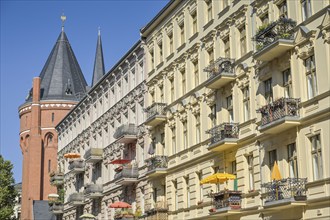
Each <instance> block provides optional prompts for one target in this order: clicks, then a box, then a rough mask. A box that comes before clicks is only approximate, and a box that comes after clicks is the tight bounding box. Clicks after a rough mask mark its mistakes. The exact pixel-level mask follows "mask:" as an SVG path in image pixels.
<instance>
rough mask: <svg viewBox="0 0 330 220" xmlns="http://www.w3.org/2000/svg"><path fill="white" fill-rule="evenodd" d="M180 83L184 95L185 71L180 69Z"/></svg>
mask: <svg viewBox="0 0 330 220" xmlns="http://www.w3.org/2000/svg"><path fill="white" fill-rule="evenodd" d="M180 72H181V80H182V81H181V83H182V85H181V86H182V95H184V94H185V93H186V91H187V89H186V70H185V69H182V70H181V71H180Z"/></svg>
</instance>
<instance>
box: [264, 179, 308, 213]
mask: <svg viewBox="0 0 330 220" xmlns="http://www.w3.org/2000/svg"><path fill="white" fill-rule="evenodd" d="M306 183H307V178H286V179H281V180H273V181H272V182H269V183H264V184H261V187H262V188H264V189H265V193H264V194H263V196H262V197H263V198H264V200H265V204H264V207H265V208H275V209H282V208H283V206H287V205H298V206H299V205H305V201H306ZM290 207H292V206H290Z"/></svg>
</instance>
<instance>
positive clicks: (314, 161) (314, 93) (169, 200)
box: [57, 0, 330, 220]
mask: <svg viewBox="0 0 330 220" xmlns="http://www.w3.org/2000/svg"><path fill="white" fill-rule="evenodd" d="M141 36H142V37H141V41H139V42H138V43H137V44H136V45H134V46H133V47H132V49H131V50H130V51H129V52H128V53H127V54H126V55H125V56H124V57H123V58H122V59H121V60H120V61H119V62H118V63H117V64H116V65H115V66H114V67H113V68H112V69H111V70H110V71H109V72H108V73H107V74H106V76H105V77H103V78H102V79H101V80H100V81H99V82H98V83H97V84H96V85H94V87H93V88H92V89H91V90H90V91H89V92H88V95H86V96H85V97H84V98H83V99H82V101H81V102H80V103H79V104H78V105H77V106H76V107H75V108H74V109H73V110H72V111H71V112H70V114H68V115H67V116H66V117H65V118H64V119H63V120H62V121H61V122H60V123H59V125H58V126H57V131H58V132H59V152H58V161H59V169H61V170H62V171H64V173H65V177H64V179H65V185H64V189H65V202H64V214H63V217H64V219H75V218H78V217H79V216H81V215H82V214H84V213H91V214H93V215H95V216H97V218H99V219H114V218H118V219H120V213H119V212H117V213H116V212H115V210H114V209H113V208H109V205H111V204H113V203H115V202H117V201H125V202H127V203H130V204H131V205H132V213H133V214H135V215H136V216H137V217H139V218H142V219H147V220H150V219H173V220H175V219H177V220H181V219H219V218H220V219H221V218H226V219H288V218H289V219H315V218H318V219H327V218H329V216H330V208H329V198H330V190H329V187H330V170H329V168H328V167H329V162H328V160H327V159H326V156H324V155H329V153H330V152H329V141H330V140H329V136H330V134H329V129H328V128H329V125H330V119H329V118H330V117H329V116H330V114H329V110H330V106H329V103H330V102H329V95H330V90H329V77H330V76H329V73H330V64H329V62H328V60H329V59H330V54H329V51H330V48H329V43H330V40H329V39H330V9H329V2H328V1H326V0H320V1H311V0H302V1H287V0H273V1H261V0H251V1H247V0H246V1H245V0H244V1H229V0H228V1H227V0H223V1H212V0H205V1H197V0H185V1H175V0H172V1H170V2H169V3H168V4H167V5H166V6H165V7H164V9H163V10H162V11H161V12H159V14H158V15H156V17H155V18H153V19H152V21H150V23H148V24H147V25H146V26H145V27H144V28H143V29H141ZM143 110H144V111H143ZM67 153H79V154H80V155H82V156H84V159H75V160H68V159H65V158H64V155H65V154H67ZM275 167H278V169H275ZM275 171H279V173H278V175H277V176H276V177H274V176H273V174H274V173H275ZM215 173H227V174H234V175H235V177H236V178H235V179H233V180H228V181H224V182H221V183H218V184H214V183H213V184H202V185H201V181H202V180H205V178H207V177H209V176H211V175H213V174H215ZM272 176H273V177H272ZM202 182H203V181H202ZM126 214H128V213H126Z"/></svg>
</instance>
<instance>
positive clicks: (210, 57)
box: [207, 48, 214, 63]
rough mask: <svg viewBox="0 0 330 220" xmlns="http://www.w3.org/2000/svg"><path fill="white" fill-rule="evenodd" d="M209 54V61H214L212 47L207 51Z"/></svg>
mask: <svg viewBox="0 0 330 220" xmlns="http://www.w3.org/2000/svg"><path fill="white" fill-rule="evenodd" d="M207 53H208V55H209V63H212V62H213V61H214V51H213V48H212V49H210V50H208V51H207Z"/></svg>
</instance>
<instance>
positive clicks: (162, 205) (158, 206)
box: [145, 201, 168, 215]
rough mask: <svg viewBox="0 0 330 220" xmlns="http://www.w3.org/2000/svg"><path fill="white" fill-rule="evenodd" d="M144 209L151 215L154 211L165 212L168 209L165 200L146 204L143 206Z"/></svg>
mask: <svg viewBox="0 0 330 220" xmlns="http://www.w3.org/2000/svg"><path fill="white" fill-rule="evenodd" d="M145 211H146V213H147V214H148V215H152V214H154V213H156V212H165V213H167V211H168V204H167V202H166V201H158V202H156V203H153V204H150V203H149V204H147V205H146V206H145Z"/></svg>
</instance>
